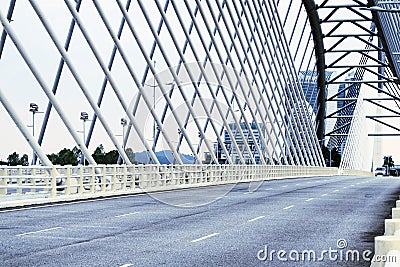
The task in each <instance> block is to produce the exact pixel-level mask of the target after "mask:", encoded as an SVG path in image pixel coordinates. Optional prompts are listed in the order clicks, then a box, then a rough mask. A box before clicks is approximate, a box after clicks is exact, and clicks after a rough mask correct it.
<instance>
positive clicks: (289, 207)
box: [283, 205, 294, 210]
mask: <svg viewBox="0 0 400 267" xmlns="http://www.w3.org/2000/svg"><path fill="white" fill-rule="evenodd" d="M293 207H294V205H290V206H288V207H286V208H283V209H284V210H288V209H291V208H293Z"/></svg>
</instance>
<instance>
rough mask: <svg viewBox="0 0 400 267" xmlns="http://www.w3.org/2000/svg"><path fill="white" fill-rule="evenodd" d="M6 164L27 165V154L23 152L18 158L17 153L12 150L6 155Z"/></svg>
mask: <svg viewBox="0 0 400 267" xmlns="http://www.w3.org/2000/svg"><path fill="white" fill-rule="evenodd" d="M7 165H8V166H17V165H22V166H28V165H29V159H28V155H27V154H24V155H22V157H21V158H20V157H19V154H18V153H17V152H14V153H12V154H11V155H9V156H8V157H7Z"/></svg>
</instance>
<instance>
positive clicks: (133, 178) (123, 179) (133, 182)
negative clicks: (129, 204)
mask: <svg viewBox="0 0 400 267" xmlns="http://www.w3.org/2000/svg"><path fill="white" fill-rule="evenodd" d="M122 171H123V176H122V190H123V191H126V183H127V182H128V167H127V166H126V164H124V167H123V169H122ZM135 178H136V177H134V175H133V177H132V186H133V187H135V180H136V179H135ZM132 186H131V187H132Z"/></svg>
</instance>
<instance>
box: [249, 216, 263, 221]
mask: <svg viewBox="0 0 400 267" xmlns="http://www.w3.org/2000/svg"><path fill="white" fill-rule="evenodd" d="M262 218H265V216H259V217H256V218H254V219H251V220H248V221H247V222H254V221H257V220H260V219H262Z"/></svg>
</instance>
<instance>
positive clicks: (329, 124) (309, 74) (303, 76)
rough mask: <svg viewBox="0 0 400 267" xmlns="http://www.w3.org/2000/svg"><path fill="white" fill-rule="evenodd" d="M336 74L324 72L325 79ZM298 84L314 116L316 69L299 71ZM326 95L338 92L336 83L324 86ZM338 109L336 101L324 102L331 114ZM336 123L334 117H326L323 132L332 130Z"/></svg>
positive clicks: (328, 112) (316, 89)
mask: <svg viewBox="0 0 400 267" xmlns="http://www.w3.org/2000/svg"><path fill="white" fill-rule="evenodd" d="M335 75H336V72H333V71H327V72H326V76H325V78H326V80H327V81H329V80H331V79H332V78H334V76H335ZM299 79H300V84H301V86H302V89H303V93H304V97H305V98H306V101H307V102H308V104H309V105H310V106H311V108H312V112H313V114H312V118H316V116H317V113H318V107H319V103H318V92H319V89H318V73H317V72H316V71H310V70H307V71H300V73H299ZM325 90H326V95H327V97H330V96H333V95H335V94H337V92H338V86H337V85H329V86H327V87H326V89H325ZM337 109H338V106H336V103H334V102H327V103H326V113H327V114H331V113H333V112H335V111H336V110H337ZM335 123H336V119H327V120H326V121H325V132H330V131H332V130H333V128H334V126H335ZM327 142H328V140H325V145H327Z"/></svg>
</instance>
